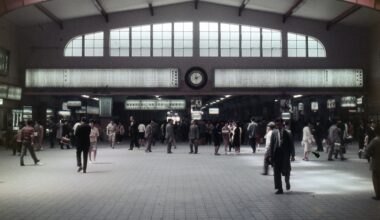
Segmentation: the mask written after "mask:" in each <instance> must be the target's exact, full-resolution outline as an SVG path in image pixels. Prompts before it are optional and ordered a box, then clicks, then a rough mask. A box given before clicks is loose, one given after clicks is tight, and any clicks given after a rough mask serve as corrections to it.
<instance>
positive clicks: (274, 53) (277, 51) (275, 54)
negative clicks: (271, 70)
mask: <svg viewBox="0 0 380 220" xmlns="http://www.w3.org/2000/svg"><path fill="white" fill-rule="evenodd" d="M281 52H282V50H281V49H272V57H281V56H282V54H281Z"/></svg>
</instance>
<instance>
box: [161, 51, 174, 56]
mask: <svg viewBox="0 0 380 220" xmlns="http://www.w3.org/2000/svg"><path fill="white" fill-rule="evenodd" d="M162 56H165V57H171V56H172V50H171V49H163V50H162Z"/></svg>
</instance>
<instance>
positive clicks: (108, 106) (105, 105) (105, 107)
mask: <svg viewBox="0 0 380 220" xmlns="http://www.w3.org/2000/svg"><path fill="white" fill-rule="evenodd" d="M99 114H100V117H112V98H111V97H102V98H99Z"/></svg>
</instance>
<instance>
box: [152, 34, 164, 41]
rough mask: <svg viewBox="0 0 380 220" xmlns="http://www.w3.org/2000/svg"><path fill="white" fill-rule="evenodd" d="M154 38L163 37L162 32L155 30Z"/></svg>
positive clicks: (159, 38)
mask: <svg viewBox="0 0 380 220" xmlns="http://www.w3.org/2000/svg"><path fill="white" fill-rule="evenodd" d="M153 39H156V40H161V39H162V32H153Z"/></svg>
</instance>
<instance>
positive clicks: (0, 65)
mask: <svg viewBox="0 0 380 220" xmlns="http://www.w3.org/2000/svg"><path fill="white" fill-rule="evenodd" d="M8 73H9V50H6V49H4V48H0V75H7V74H8Z"/></svg>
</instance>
